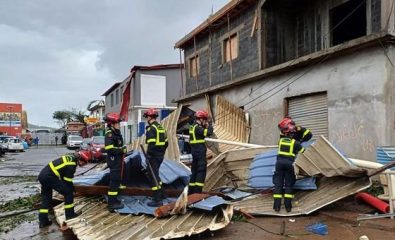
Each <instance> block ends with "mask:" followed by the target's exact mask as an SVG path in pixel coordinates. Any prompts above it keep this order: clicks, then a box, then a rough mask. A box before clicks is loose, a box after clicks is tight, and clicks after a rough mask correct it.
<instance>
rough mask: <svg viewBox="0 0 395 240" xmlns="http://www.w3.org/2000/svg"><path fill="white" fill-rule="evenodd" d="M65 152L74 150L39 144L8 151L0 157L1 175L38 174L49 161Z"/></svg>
mask: <svg viewBox="0 0 395 240" xmlns="http://www.w3.org/2000/svg"><path fill="white" fill-rule="evenodd" d="M65 153H72V151H71V150H68V149H67V148H66V147H64V146H60V147H53V146H39V147H38V148H36V147H32V148H30V149H27V150H26V151H25V152H18V153H6V154H5V155H4V156H2V157H0V176H37V175H38V174H39V172H40V170H41V169H42V168H43V167H44V166H45V165H46V164H48V162H50V161H52V160H54V159H55V158H58V157H59V156H61V155H63V154H65Z"/></svg>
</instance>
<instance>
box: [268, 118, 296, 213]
mask: <svg viewBox="0 0 395 240" xmlns="http://www.w3.org/2000/svg"><path fill="white" fill-rule="evenodd" d="M278 127H279V129H280V131H281V135H280V141H279V143H278V154H277V161H276V168H275V173H274V175H273V184H274V191H273V198H274V203H273V209H274V211H276V212H279V211H280V209H281V201H282V199H283V197H284V206H285V209H286V211H287V212H291V210H292V199H293V197H294V195H293V190H292V188H293V185H294V184H295V181H296V176H295V172H294V166H293V163H294V161H295V158H296V155H297V154H298V153H301V152H303V151H304V148H303V147H302V145H301V144H300V142H299V141H297V140H296V139H294V138H293V136H294V134H295V130H296V128H295V125H294V124H292V120H291V119H289V118H284V119H283V120H281V121H280V123H279V124H278ZM283 187H284V189H283Z"/></svg>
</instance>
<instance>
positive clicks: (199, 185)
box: [188, 110, 213, 194]
mask: <svg viewBox="0 0 395 240" xmlns="http://www.w3.org/2000/svg"><path fill="white" fill-rule="evenodd" d="M195 119H196V120H195V122H194V123H193V124H192V125H191V126H190V127H189V145H190V146H191V153H192V166H191V172H192V175H191V178H190V180H189V191H188V194H192V193H201V192H202V190H203V187H204V182H205V179H206V172H207V161H206V152H207V147H206V141H205V140H204V139H205V138H206V137H207V136H211V134H213V126H212V124H211V121H208V113H207V112H206V111H202V110H200V111H197V112H196V113H195Z"/></svg>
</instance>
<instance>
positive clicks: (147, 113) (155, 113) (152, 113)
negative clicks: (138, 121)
mask: <svg viewBox="0 0 395 240" xmlns="http://www.w3.org/2000/svg"><path fill="white" fill-rule="evenodd" d="M143 117H144V118H148V117H154V118H156V117H158V111H156V109H155V108H150V109H148V110H147V111H145V112H144V114H143Z"/></svg>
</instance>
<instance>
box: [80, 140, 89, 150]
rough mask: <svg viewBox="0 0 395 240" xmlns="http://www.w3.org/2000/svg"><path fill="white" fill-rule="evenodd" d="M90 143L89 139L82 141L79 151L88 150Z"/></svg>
mask: <svg viewBox="0 0 395 240" xmlns="http://www.w3.org/2000/svg"><path fill="white" fill-rule="evenodd" d="M90 143H91V139H90V138H84V139H82V143H81V146H80V150H88V148H89V145H90Z"/></svg>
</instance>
